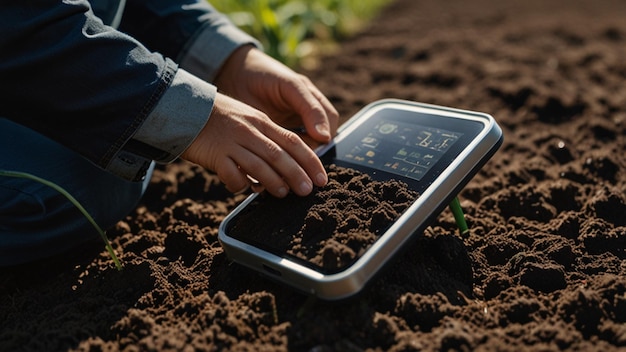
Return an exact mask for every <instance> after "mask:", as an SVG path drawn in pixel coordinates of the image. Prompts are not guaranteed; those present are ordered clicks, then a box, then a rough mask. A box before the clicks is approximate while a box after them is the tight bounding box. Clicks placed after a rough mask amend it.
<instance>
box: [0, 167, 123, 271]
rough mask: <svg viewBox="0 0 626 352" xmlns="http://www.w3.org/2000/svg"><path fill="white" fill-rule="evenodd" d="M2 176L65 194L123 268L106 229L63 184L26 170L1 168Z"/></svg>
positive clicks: (120, 268) (117, 266)
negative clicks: (22, 179)
mask: <svg viewBox="0 0 626 352" xmlns="http://www.w3.org/2000/svg"><path fill="white" fill-rule="evenodd" d="M0 176H6V177H17V178H26V179H29V180H33V181H37V182H39V183H42V184H44V185H46V186H48V187H51V188H53V189H54V190H56V191H57V192H59V193H61V194H62V195H63V196H65V198H67V199H68V200H69V201H70V202H71V203H72V204H73V205H74V206H76V208H78V210H80V212H81V213H82V214H83V215H84V216H85V218H87V220H88V221H89V222H90V223H91V224H92V225H93V227H94V228H95V229H96V231H98V233H99V234H100V237H102V240H103V241H104V246H105V247H106V249H107V251H108V252H109V254H110V255H111V258H113V262H114V263H115V267H116V268H117V270H122V264H121V263H120V261H119V260H118V259H117V256H116V255H115V252H114V251H113V247H111V243H110V242H109V239H108V238H107V236H106V234H105V233H104V231H103V230H102V228H100V226H98V224H97V223H96V221H95V220H94V219H93V217H92V216H91V215H90V214H89V212H87V210H85V208H84V207H83V206H82V205H81V204H80V202H79V201H78V200H77V199H76V198H74V197H73V196H72V195H71V194H70V193H69V192H67V191H66V190H65V189H64V188H62V187H61V186H59V185H57V184H56V183H54V182H51V181H48V180H46V179H43V178H41V177H37V176H35V175H31V174H29V173H26V172H19V171H8V170H0Z"/></svg>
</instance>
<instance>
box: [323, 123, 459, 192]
mask: <svg viewBox="0 0 626 352" xmlns="http://www.w3.org/2000/svg"><path fill="white" fill-rule="evenodd" d="M462 136H463V133H459V132H453V131H449V130H445V129H441V128H437V127H431V126H424V125H419V124H414V123H408V122H403V121H400V120H392V119H379V120H378V121H376V123H375V124H374V125H373V127H372V128H370V129H368V130H367V131H366V132H365V133H364V134H361V135H360V136H358V137H357V138H351V139H350V141H344V143H339V144H338V145H337V149H336V156H335V157H336V159H338V160H342V161H346V162H350V163H353V164H357V165H363V166H367V167H371V168H374V169H378V170H382V171H386V172H389V173H392V174H396V175H400V176H404V177H408V178H411V179H414V180H417V181H420V180H421V179H422V177H424V175H426V173H427V172H428V171H429V170H430V169H431V168H432V167H433V165H435V164H436V163H437V161H439V160H440V159H441V158H442V157H443V155H444V154H445V153H446V152H447V151H448V150H449V149H450V148H451V147H452V146H453V145H454V144H455V143H456V142H457V141H458V140H459V139H460V138H461V137H462Z"/></svg>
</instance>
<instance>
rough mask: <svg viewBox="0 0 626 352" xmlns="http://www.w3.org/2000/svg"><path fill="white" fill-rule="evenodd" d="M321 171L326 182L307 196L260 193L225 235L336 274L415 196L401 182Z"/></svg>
mask: <svg viewBox="0 0 626 352" xmlns="http://www.w3.org/2000/svg"><path fill="white" fill-rule="evenodd" d="M326 171H327V173H328V184H327V185H326V186H324V187H320V188H317V189H315V190H314V191H313V192H312V193H311V194H310V195H309V196H307V197H298V196H296V195H294V194H290V195H288V196H287V197H286V198H284V199H278V198H274V197H272V196H270V195H268V194H267V193H261V195H259V196H258V198H257V199H258V200H259V201H260V202H257V201H255V202H253V203H251V206H250V208H249V209H250V210H249V211H243V212H241V213H240V215H239V216H237V217H236V218H235V219H236V221H233V225H232V226H229V228H228V234H229V236H232V237H234V238H236V239H240V240H243V241H244V242H246V243H252V244H256V245H257V246H260V247H261V248H266V249H267V250H268V251H270V252H273V253H277V254H279V255H282V254H283V253H286V254H287V255H288V256H289V257H291V258H295V259H294V260H295V261H296V262H298V263H303V264H304V265H307V266H310V267H313V268H316V269H319V270H321V271H322V272H324V273H336V272H338V271H341V270H344V269H346V268H347V267H348V266H350V265H351V264H353V263H354V262H355V261H356V260H357V259H358V258H360V257H361V256H362V255H363V253H365V251H367V249H369V248H370V247H371V245H372V244H373V243H374V242H376V240H378V239H379V238H380V236H381V235H382V234H383V233H384V232H385V231H386V230H387V228H388V227H389V226H391V225H392V224H393V222H394V220H396V219H398V218H399V217H400V215H402V213H403V212H404V211H405V210H406V209H407V208H408V207H409V206H410V205H411V204H412V203H413V202H414V201H415V200H416V199H417V196H418V193H417V192H415V191H412V190H410V189H409V186H408V185H407V184H406V183H404V182H401V181H397V180H389V181H385V182H381V181H375V180H373V179H372V178H371V177H370V176H369V175H367V174H363V173H361V172H360V171H357V170H355V169H351V168H344V167H340V166H337V165H334V164H331V165H328V166H326ZM259 204H261V205H259ZM269 244H271V245H269ZM266 246H270V247H269V248H268V247H266Z"/></svg>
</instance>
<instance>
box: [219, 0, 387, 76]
mask: <svg viewBox="0 0 626 352" xmlns="http://www.w3.org/2000/svg"><path fill="white" fill-rule="evenodd" d="M209 2H210V3H211V4H212V5H213V6H215V8H216V9H218V10H219V11H221V12H223V13H225V14H226V15H228V16H229V17H230V19H231V20H232V21H233V23H234V24H235V25H237V26H239V27H240V28H242V29H243V30H244V31H246V32H248V33H249V34H251V35H252V36H254V37H255V38H257V39H259V40H260V41H261V43H262V44H263V46H264V49H265V51H266V52H267V53H268V54H269V55H271V56H272V57H274V58H276V59H277V60H279V61H282V62H283V63H285V64H287V65H288V66H292V67H293V66H297V65H299V64H301V60H302V59H303V58H304V57H306V56H307V55H310V54H311V53H312V52H314V51H319V50H322V49H321V48H323V47H327V46H328V45H332V44H333V43H335V42H336V41H338V40H341V39H343V38H345V37H346V36H348V35H350V34H352V33H354V32H355V31H356V30H358V29H359V28H360V27H361V26H362V25H363V23H365V22H366V21H367V20H369V19H371V18H372V17H373V16H374V15H375V14H376V13H377V12H378V10H379V9H380V8H381V7H382V6H383V5H385V4H386V3H388V2H389V0H318V1H307V0H209Z"/></svg>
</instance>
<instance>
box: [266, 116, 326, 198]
mask: <svg viewBox="0 0 626 352" xmlns="http://www.w3.org/2000/svg"><path fill="white" fill-rule="evenodd" d="M268 137H269V138H270V139H271V140H273V141H276V144H277V145H278V147H280V148H281V149H282V150H284V151H286V153H283V154H282V157H281V158H279V159H277V160H276V161H277V163H276V167H277V170H279V173H280V174H281V175H283V177H284V178H285V181H286V182H287V184H289V186H290V187H292V189H293V190H294V192H296V193H297V194H300V195H305V194H308V193H309V192H310V190H309V187H312V184H315V185H316V186H319V187H321V186H324V185H326V183H327V182H328V176H327V175H326V170H325V169H324V166H323V165H322V162H321V161H320V159H319V157H318V156H317V155H316V154H315V153H314V152H313V150H312V149H311V148H309V147H308V146H307V145H306V143H304V141H303V140H302V139H301V138H300V137H299V136H298V135H297V134H295V133H293V132H290V131H288V130H286V129H282V128H276V129H272V131H271V132H270V135H268ZM270 157H271V156H270ZM311 183H312V184H311ZM298 191H299V192H298Z"/></svg>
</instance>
